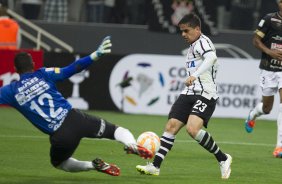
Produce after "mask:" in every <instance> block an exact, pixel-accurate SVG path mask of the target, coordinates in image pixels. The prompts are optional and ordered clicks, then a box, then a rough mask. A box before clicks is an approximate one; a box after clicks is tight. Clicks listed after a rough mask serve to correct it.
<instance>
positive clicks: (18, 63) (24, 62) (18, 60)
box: [14, 52, 34, 74]
mask: <svg viewBox="0 0 282 184" xmlns="http://www.w3.org/2000/svg"><path fill="white" fill-rule="evenodd" d="M14 66H15V69H16V72H17V73H19V74H22V73H26V72H32V71H33V70H34V62H33V60H32V57H31V55H30V54H29V53H27V52H20V53H18V54H16V56H15V59H14Z"/></svg>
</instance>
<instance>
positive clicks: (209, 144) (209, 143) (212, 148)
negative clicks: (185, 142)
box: [198, 130, 227, 162]
mask: <svg viewBox="0 0 282 184" xmlns="http://www.w3.org/2000/svg"><path fill="white" fill-rule="evenodd" d="M202 131H203V130H202ZM198 143H199V144H200V145H201V146H202V147H203V148H205V149H206V150H208V151H209V152H210V153H213V154H214V155H215V157H216V159H217V160H218V162H221V161H225V160H226V159H227V157H226V155H225V154H224V153H223V152H222V151H221V150H220V149H219V147H218V146H217V144H216V143H215V141H214V140H213V138H212V136H211V135H210V134H209V133H208V132H206V131H205V133H204V136H203V138H202V139H201V141H198Z"/></svg>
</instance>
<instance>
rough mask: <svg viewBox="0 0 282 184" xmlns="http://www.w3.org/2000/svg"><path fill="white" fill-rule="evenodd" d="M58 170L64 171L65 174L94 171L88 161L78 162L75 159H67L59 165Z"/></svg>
mask: <svg viewBox="0 0 282 184" xmlns="http://www.w3.org/2000/svg"><path fill="white" fill-rule="evenodd" d="M57 168H58V169H61V170H64V171H66V172H80V171H89V170H93V169H95V168H94V167H93V164H92V162H90V161H79V160H76V159H75V158H69V159H67V160H66V161H64V162H63V163H61V164H60V165H59V166H58V167H57Z"/></svg>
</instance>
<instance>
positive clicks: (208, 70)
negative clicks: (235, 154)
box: [136, 14, 232, 179]
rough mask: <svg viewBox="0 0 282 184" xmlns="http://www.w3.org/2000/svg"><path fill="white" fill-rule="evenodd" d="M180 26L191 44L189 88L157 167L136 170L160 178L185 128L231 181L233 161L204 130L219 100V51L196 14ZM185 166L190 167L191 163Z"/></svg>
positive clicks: (177, 108)
mask: <svg viewBox="0 0 282 184" xmlns="http://www.w3.org/2000/svg"><path fill="white" fill-rule="evenodd" d="M178 26H179V28H180V31H181V32H182V37H183V38H184V39H185V41H187V42H188V44H189V46H188V53H187V56H186V60H185V66H186V70H187V74H188V78H187V79H186V81H185V84H186V87H185V89H184V90H183V91H182V93H181V94H180V96H179V97H178V99H177V100H176V101H175V102H174V104H173V106H172V108H171V110H170V113H169V116H168V119H169V120H168V122H167V124H166V127H165V131H164V133H163V135H162V137H161V146H160V149H159V151H158V152H157V154H156V155H155V157H154V161H153V163H149V164H147V165H145V166H142V165H137V166H136V168H137V170H138V171H139V172H140V173H142V174H148V175H159V174H160V167H161V164H162V162H163V160H164V159H165V157H166V155H167V153H168V152H169V151H170V150H171V149H172V146H173V144H174V140H175V137H176V134H177V133H178V132H179V130H180V129H181V128H182V127H184V126H185V128H186V131H187V133H188V134H189V135H190V136H191V137H192V138H193V139H194V140H196V141H197V142H198V143H199V144H200V146H202V147H203V148H204V149H206V150H207V151H209V152H210V153H212V154H213V155H214V156H215V158H216V160H217V161H218V163H219V166H220V171H221V178H222V179H228V178H229V176H230V173H231V162H232V157H231V156H230V155H229V154H226V153H223V152H222V151H221V150H220V149H219V147H218V146H217V144H216V143H215V141H214V140H213V138H212V136H211V135H210V133H208V132H207V131H206V130H204V129H203V127H206V128H207V126H208V122H209V119H210V117H211V116H212V114H213V112H214V110H215V106H216V101H217V99H218V95H217V87H216V83H215V77H216V72H217V65H218V64H217V56H216V51H215V48H214V45H213V43H212V42H211V40H210V39H209V38H208V37H207V36H205V35H203V34H202V32H201V22H200V19H199V17H198V16H197V15H196V14H189V15H185V16H184V17H183V18H182V19H181V20H180V22H179V24H178ZM183 164H187V165H188V166H189V161H188V160H187V163H183ZM183 172H187V171H183ZM188 172H189V171H188ZM206 174H207V173H206Z"/></svg>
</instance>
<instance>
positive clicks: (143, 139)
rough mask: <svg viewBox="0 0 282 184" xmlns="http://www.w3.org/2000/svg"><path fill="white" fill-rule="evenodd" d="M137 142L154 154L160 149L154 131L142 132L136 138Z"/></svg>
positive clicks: (158, 140)
mask: <svg viewBox="0 0 282 184" xmlns="http://www.w3.org/2000/svg"><path fill="white" fill-rule="evenodd" d="M137 144H138V145H140V146H143V147H144V148H147V149H148V150H151V151H152V153H153V154H154V155H155V154H156V153H157V151H158V150H159V149H160V144H161V143H160V138H159V136H158V135H157V134H156V133H154V132H143V133H142V134H141V135H139V137H138V139H137Z"/></svg>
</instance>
